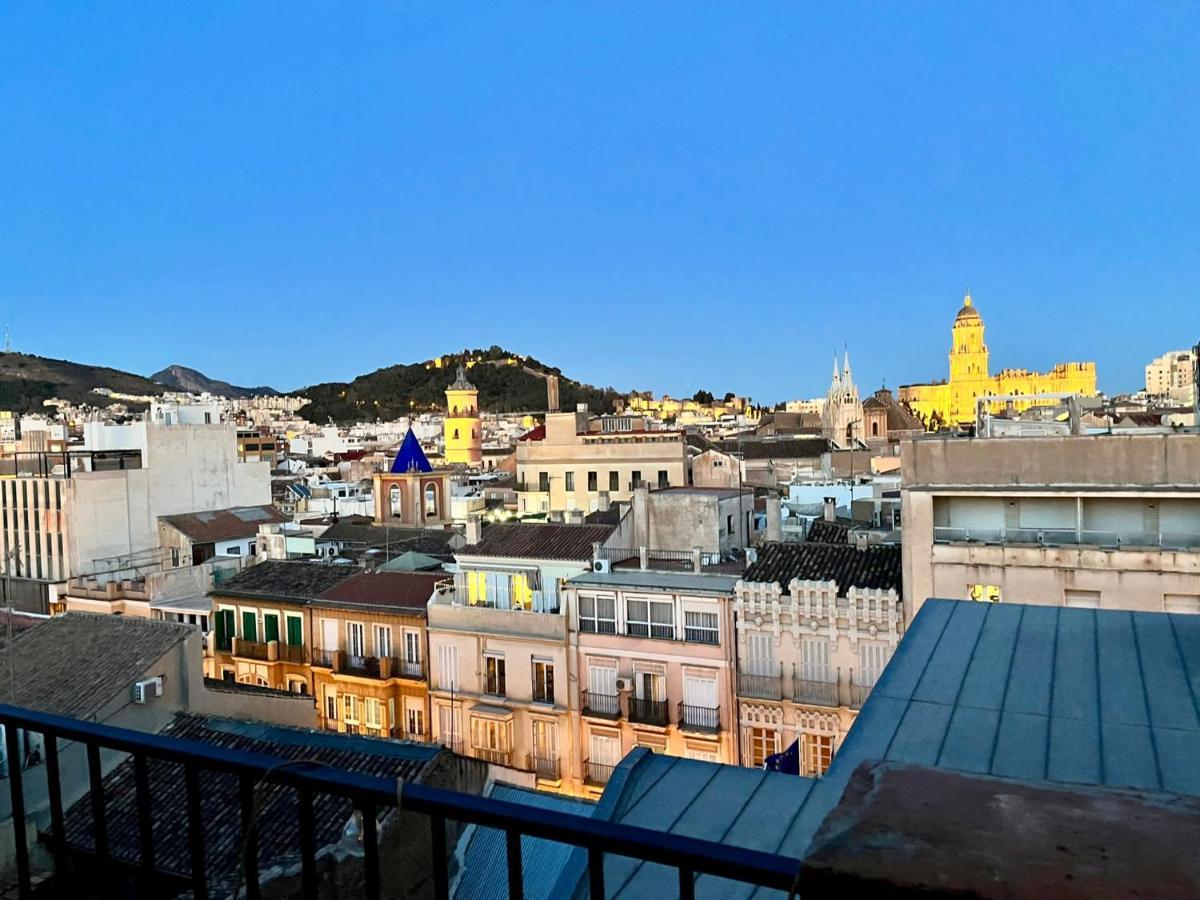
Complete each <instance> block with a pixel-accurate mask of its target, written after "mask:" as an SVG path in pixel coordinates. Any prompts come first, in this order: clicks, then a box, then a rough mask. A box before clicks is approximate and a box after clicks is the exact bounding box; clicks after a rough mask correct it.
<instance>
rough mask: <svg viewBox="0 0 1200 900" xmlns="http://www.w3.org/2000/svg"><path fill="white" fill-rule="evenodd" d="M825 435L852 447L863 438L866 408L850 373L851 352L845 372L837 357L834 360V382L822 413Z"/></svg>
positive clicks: (839, 443) (843, 445)
mask: <svg viewBox="0 0 1200 900" xmlns="http://www.w3.org/2000/svg"><path fill="white" fill-rule="evenodd" d="M821 434H822V435H823V436H824V437H825V438H827V439H829V440H831V441H834V442H835V443H837V445H838V446H839V447H850V446H852V445H853V443H854V441H856V440H860V439H861V438H862V436H863V406H862V400H860V399H859V396H858V388H857V387H856V386H855V384H854V379H853V377H851V374H850V353H849V352H847V353H846V365H845V368H844V370H843V371H841V372H839V371H838V364H837V357H834V360H833V380H832V381H831V382H830V385H829V395H828V396H827V397H826V398H825V406H824V407H823V408H822V410H821Z"/></svg>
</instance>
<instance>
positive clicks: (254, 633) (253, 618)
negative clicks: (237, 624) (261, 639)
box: [242, 612, 258, 641]
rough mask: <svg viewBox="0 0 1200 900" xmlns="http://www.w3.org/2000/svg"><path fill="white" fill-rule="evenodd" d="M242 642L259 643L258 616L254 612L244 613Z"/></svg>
mask: <svg viewBox="0 0 1200 900" xmlns="http://www.w3.org/2000/svg"><path fill="white" fill-rule="evenodd" d="M242 640H244V641H257V640H258V614H257V613H253V612H243V613H242Z"/></svg>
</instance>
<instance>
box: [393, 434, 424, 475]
mask: <svg viewBox="0 0 1200 900" xmlns="http://www.w3.org/2000/svg"><path fill="white" fill-rule="evenodd" d="M391 471H392V472H394V473H398V474H401V475H403V474H404V473H405V472H432V471H433V466H431V465H430V464H429V460H428V459H426V457H425V451H424V450H422V449H421V445H420V444H419V443H417V436H416V435H415V434H413V431H412V429H411V428H410V429H408V434H406V435H405V436H404V441H403V443H401V444H400V452H399V453H397V454H396V459H395V460H394V461H393V462H392V469H391Z"/></svg>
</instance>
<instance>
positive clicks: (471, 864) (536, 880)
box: [454, 784, 595, 900]
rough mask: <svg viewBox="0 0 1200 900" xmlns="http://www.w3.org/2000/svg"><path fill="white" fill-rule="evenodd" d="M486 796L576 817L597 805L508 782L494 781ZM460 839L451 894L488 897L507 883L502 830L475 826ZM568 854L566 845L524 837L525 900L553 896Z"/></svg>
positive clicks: (464, 898)
mask: <svg viewBox="0 0 1200 900" xmlns="http://www.w3.org/2000/svg"><path fill="white" fill-rule="evenodd" d="M489 796H491V797H494V798H496V799H497V800H506V801H508V802H509V803H523V804H524V805H526V806H532V807H534V808H536V809H549V810H554V811H555V812H565V813H574V814H575V815H579V816H590V815H591V814H592V811H593V810H594V809H595V804H593V803H589V802H588V801H586V800H577V799H575V798H573V797H564V796H562V795H561V794H549V793H546V792H545V791H531V790H527V789H525V788H519V787H512V786H510V785H507V784H496V785H493V786H492V789H491V791H489ZM463 842H464V845H465V847H466V851H465V853H464V854H463V869H462V875H461V876H460V877H459V879H458V883H457V885H456V886H455V890H454V896H455V898H456V900H473V898H476V897H478V898H488V900H491V898H492V897H495V896H497V894H498V892H502V891H503V889H504V887H505V886H506V885H507V884H508V861H507V860H508V858H507V855H506V851H505V846H504V832H503V831H500V830H498V829H496V828H474V829H472V830H471V831H469V832H468V833H466V834H464V835H463ZM570 855H571V845H570V844H560V843H557V842H555V841H546V840H542V839H540V838H530V837H522V838H521V871H522V873H523V875H524V878H525V896H526V897H527V898H529V900H551V898H552V897H553V893H552V892H553V890H554V883H555V882H556V881H557V880H558V878H559V876H560V875H561V874H562V871H563V867H564V866H565V865H566V863H567V860H568V858H569V857H570Z"/></svg>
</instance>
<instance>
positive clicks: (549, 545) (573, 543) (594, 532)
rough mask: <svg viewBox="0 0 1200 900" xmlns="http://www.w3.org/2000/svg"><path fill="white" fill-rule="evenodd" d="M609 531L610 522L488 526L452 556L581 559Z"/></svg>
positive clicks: (582, 559)
mask: <svg viewBox="0 0 1200 900" xmlns="http://www.w3.org/2000/svg"><path fill="white" fill-rule="evenodd" d="M612 533H613V526H612V525H557V524H553V525H552V524H546V525H533V524H529V523H527V522H522V523H518V524H513V525H491V526H489V527H488V528H486V529H484V532H483V537H482V539H481V540H480V541H479V543H478V544H468V545H467V546H466V547H463V548H462V549H461V550H460V551H458V554H456V555H459V556H506V557H518V558H521V559H565V560H579V561H584V560H589V559H591V558H592V544H594V543H596V542H597V541H599V542H600V543H604V542H605V541H606V540H608V538H609V535H611V534H612Z"/></svg>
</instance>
